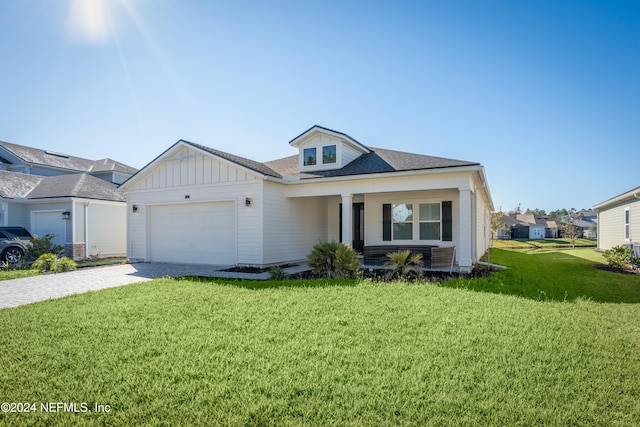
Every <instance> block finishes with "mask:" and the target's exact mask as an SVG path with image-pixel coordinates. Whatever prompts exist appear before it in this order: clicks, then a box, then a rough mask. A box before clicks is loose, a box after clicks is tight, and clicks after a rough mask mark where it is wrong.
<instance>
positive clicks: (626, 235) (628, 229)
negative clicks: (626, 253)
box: [624, 208, 631, 240]
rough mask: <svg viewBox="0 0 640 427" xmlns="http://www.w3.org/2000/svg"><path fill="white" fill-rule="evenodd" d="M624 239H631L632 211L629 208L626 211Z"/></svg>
mask: <svg viewBox="0 0 640 427" xmlns="http://www.w3.org/2000/svg"><path fill="white" fill-rule="evenodd" d="M624 239H625V240H630V239H631V211H630V210H629V208H626V209H625V210H624Z"/></svg>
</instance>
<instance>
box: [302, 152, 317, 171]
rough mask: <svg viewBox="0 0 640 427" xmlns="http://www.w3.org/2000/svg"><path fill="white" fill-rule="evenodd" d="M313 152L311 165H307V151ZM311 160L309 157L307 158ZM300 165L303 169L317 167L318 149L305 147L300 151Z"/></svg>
mask: <svg viewBox="0 0 640 427" xmlns="http://www.w3.org/2000/svg"><path fill="white" fill-rule="evenodd" d="M311 150H313V163H307V151H309V152H310V151H311ZM309 158H311V156H309ZM302 165H303V166H304V167H313V166H317V165H318V147H307V148H303V149H302Z"/></svg>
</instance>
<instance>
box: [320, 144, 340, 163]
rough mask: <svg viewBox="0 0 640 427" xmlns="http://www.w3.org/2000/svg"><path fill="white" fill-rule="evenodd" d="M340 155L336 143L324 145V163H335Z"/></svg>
mask: <svg viewBox="0 0 640 427" xmlns="http://www.w3.org/2000/svg"><path fill="white" fill-rule="evenodd" d="M337 158H338V156H337V155H336V146H335V145H326V146H324V147H322V164H324V165H327V164H330V163H335V162H336V160H337Z"/></svg>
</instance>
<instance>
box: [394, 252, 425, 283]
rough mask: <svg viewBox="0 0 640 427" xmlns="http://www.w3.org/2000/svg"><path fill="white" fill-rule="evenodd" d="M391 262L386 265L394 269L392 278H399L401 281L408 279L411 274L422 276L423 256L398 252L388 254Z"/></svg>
mask: <svg viewBox="0 0 640 427" xmlns="http://www.w3.org/2000/svg"><path fill="white" fill-rule="evenodd" d="M387 258H389V261H387V262H386V263H385V265H388V266H390V267H392V271H391V277H396V276H397V277H399V278H400V279H406V278H407V277H408V275H409V274H410V273H412V272H413V273H414V274H415V275H416V276H422V265H423V264H424V263H423V261H422V254H421V253H416V254H412V253H411V251H409V250H408V249H407V250H404V251H397V252H389V253H388V254H387Z"/></svg>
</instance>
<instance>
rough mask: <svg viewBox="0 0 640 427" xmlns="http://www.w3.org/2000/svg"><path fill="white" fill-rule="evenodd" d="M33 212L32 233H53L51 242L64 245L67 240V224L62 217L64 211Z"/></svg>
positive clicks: (42, 235) (39, 235)
mask: <svg viewBox="0 0 640 427" xmlns="http://www.w3.org/2000/svg"><path fill="white" fill-rule="evenodd" d="M31 214H32V215H31V227H30V228H31V230H29V231H31V234H33V235H36V236H38V237H44V236H45V235H47V234H53V235H54V237H53V239H51V242H52V243H54V244H56V245H62V246H64V244H65V243H66V242H67V224H66V221H65V220H64V219H62V211H41V212H38V211H34V212H32V213H31Z"/></svg>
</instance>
